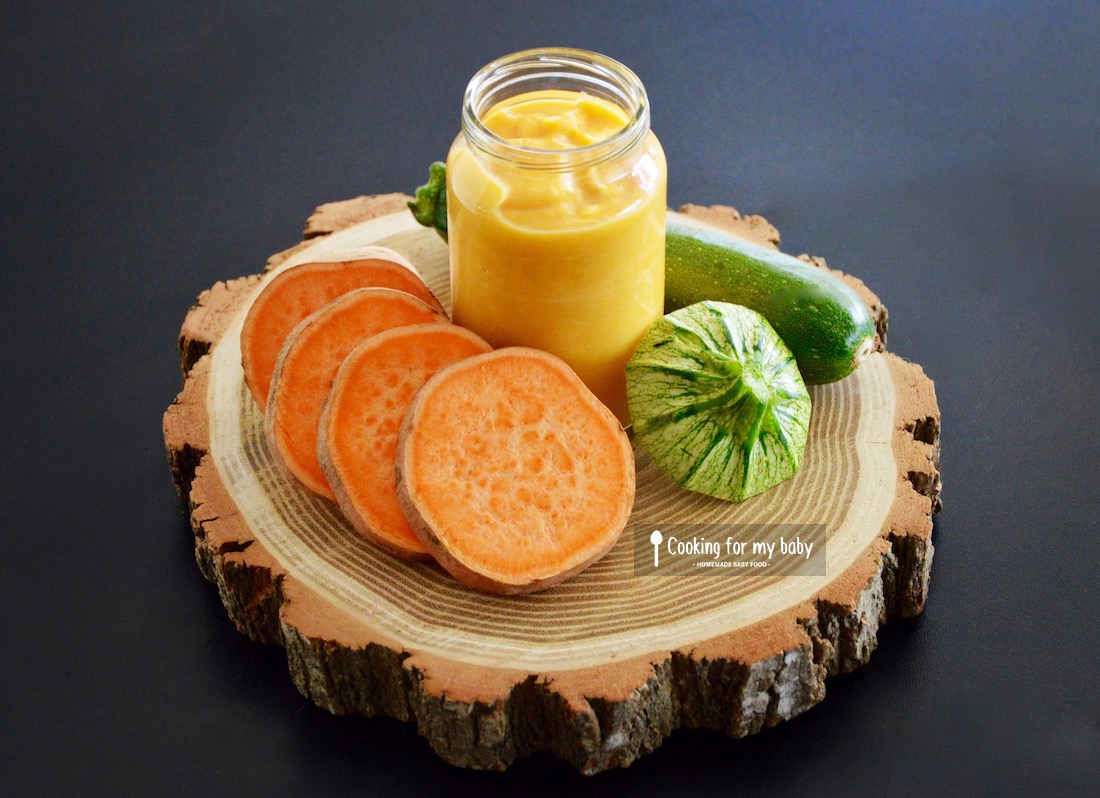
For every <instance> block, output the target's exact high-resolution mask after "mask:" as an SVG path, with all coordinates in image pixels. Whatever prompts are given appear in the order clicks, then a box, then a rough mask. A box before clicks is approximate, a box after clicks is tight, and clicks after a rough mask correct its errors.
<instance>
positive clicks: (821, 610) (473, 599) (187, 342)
mask: <svg viewBox="0 0 1100 798" xmlns="http://www.w3.org/2000/svg"><path fill="white" fill-rule="evenodd" d="M405 200H406V197H404V196H403V195H385V196H380V197H360V198H358V199H355V200H349V201H347V202H341V203H333V204H330V205H325V206H322V207H320V208H318V209H317V211H316V212H315V213H314V215H313V216H312V217H310V220H309V222H308V223H307V226H306V238H307V240H306V241H305V242H303V243H302V244H299V245H297V246H296V247H294V248H292V249H290V250H288V251H286V252H284V253H280V254H279V255H276V256H274V257H273V258H272V259H271V260H270V261H269V265H268V269H267V274H266V276H261V275H255V276H251V277H243V278H240V279H237V280H232V281H229V282H227V283H218V284H217V285H216V286H214V287H213V288H211V289H210V290H208V291H206V292H204V293H203V294H202V295H201V296H200V297H199V300H198V303H197V304H196V305H195V307H193V308H192V309H191V312H190V313H189V314H188V316H187V319H186V321H185V322H184V324H183V329H182V331H181V334H180V352H181V355H182V358H183V371H184V374H185V381H184V387H183V391H182V393H180V395H179V396H178V397H177V399H176V401H175V403H174V404H173V405H172V406H171V407H170V408H169V409H168V411H167V413H166V414H165V418H164V435H165V442H166V445H167V449H168V457H169V461H170V463H171V466H172V471H173V474H174V476H175V480H176V485H177V488H178V490H179V491H180V494H181V496H183V497H186V499H187V501H188V504H189V506H190V512H191V525H192V528H193V529H194V533H195V551H196V557H197V559H198V562H199V566H200V568H201V569H202V572H203V573H204V574H205V575H206V577H207V578H208V579H209V580H210V581H211V582H214V583H215V584H216V585H217V586H218V590H219V592H220V594H221V598H222V601H223V603H224V604H225V606H226V609H227V610H228V612H229V616H230V617H231V618H232V620H233V622H234V623H235V624H236V625H237V627H238V628H239V629H240V630H241V631H242V632H244V633H245V634H247V635H249V636H250V637H251V638H252V639H254V640H257V641H263V642H272V643H279V644H281V645H282V646H284V647H285V649H286V654H287V660H288V663H289V666H290V673H291V676H292V677H293V679H294V683H295V684H296V685H297V687H298V689H299V690H300V691H301V692H302V694H303V695H305V696H306V697H308V698H309V699H311V700H312V701H314V702H316V703H317V704H318V705H320V706H322V707H324V708H325V709H328V710H329V711H331V712H334V713H336V714H348V713H362V714H366V715H376V714H382V715H389V716H392V717H395V718H398V719H400V720H405V721H410V722H415V723H416V724H417V727H418V729H419V731H420V733H421V734H422V735H423V736H424V737H425V738H426V739H427V740H428V742H429V743H430V744H431V746H432V748H434V749H435V751H436V752H437V753H438V754H439V755H440V756H441V757H442V758H443V759H445V760H446V761H448V762H450V763H453V764H455V765H461V766H465V767H473V768H485V769H503V768H505V767H507V766H508V765H509V764H510V763H511V762H513V761H514V760H516V759H517V758H519V757H523V756H525V755H527V754H529V753H531V752H534V751H542V750H545V751H550V752H552V753H553V754H555V755H557V756H558V757H561V758H562V759H564V760H566V761H568V762H570V763H572V764H573V765H574V766H575V767H577V768H578V769H579V770H581V771H583V772H585V773H595V772H598V771H601V770H605V769H607V768H613V767H622V766H626V765H629V764H630V763H631V762H633V761H634V760H635V759H637V758H638V757H639V756H641V755H642V754H644V753H646V752H648V751H652V750H653V749H655V748H656V747H658V746H659V745H660V744H661V742H662V741H663V740H664V739H665V737H667V736H668V735H669V734H670V733H671V732H672V731H673V730H674V729H676V728H678V727H704V728H710V729H716V730H719V731H723V732H725V733H727V734H729V735H731V736H734V737H740V736H742V735H746V734H751V733H753V732H757V731H760V730H761V729H763V728H765V727H768V726H773V725H775V724H776V723H779V722H780V721H782V720H786V719H788V718H792V717H794V716H796V715H798V714H800V713H801V712H804V711H805V710H807V709H809V708H810V707H812V706H813V705H814V704H816V703H817V702H819V701H821V700H822V698H823V697H824V695H825V677H826V676H828V675H832V674H836V673H842V672H846V671H850V670H852V669H853V668H856V667H858V666H859V665H861V664H863V663H865V662H866V661H867V659H868V657H869V656H870V655H871V652H872V651H873V650H874V648H875V642H876V632H877V630H878V628H879V626H880V624H882V623H883V622H884V621H885V620H886V618H888V617H890V616H911V615H916V614H918V613H920V612H921V610H922V608H923V607H924V603H925V597H926V595H927V592H928V583H929V569H930V566H931V563H932V551H933V549H932V542H931V534H932V513H933V512H934V511H935V510H936V509H938V506H939V503H938V502H939V490H940V479H939V470H938V463H939V459H938V450H939V420H940V415H939V410H938V408H937V405H936V397H935V393H934V390H933V386H932V382H931V381H930V380H929V379H928V378H927V377H925V375H924V373H923V372H922V370H921V368H920V366H918V365H916V364H912V363H907V362H905V361H904V360H902V359H900V358H898V357H896V356H894V355H892V354H888V353H886V352H885V351H881V350H883V349H884V344H885V333H886V311H885V308H883V307H882V305H881V303H880V302H879V301H878V299H877V297H875V296H874V295H873V294H872V293H871V292H870V291H868V290H867V289H866V287H865V286H863V284H862V283H861V282H859V281H858V280H856V279H855V278H851V277H845V278H844V279H846V280H847V281H848V282H849V283H851V284H852V285H853V286H854V287H855V288H856V290H857V291H858V292H859V293H860V295H861V296H862V297H864V299H865V300H866V301H867V303H868V305H869V306H870V307H871V309H872V312H873V314H874V316H875V318H876V320H877V321H878V325H879V341H878V344H879V346H878V348H879V350H880V351H879V352H876V353H875V354H873V355H872V356H871V357H870V358H869V360H868V361H867V362H865V363H864V364H863V365H862V366H861V367H860V368H859V369H858V370H857V371H856V372H855V373H854V374H853V375H852V376H850V377H849V378H847V379H845V380H843V381H842V382H839V383H835V384H833V385H826V386H816V387H814V388H812V389H811V390H812V396H813V406H814V409H813V419H812V422H811V428H810V440H809V444H808V447H807V452H806V457H805V461H804V464H803V467H802V470H801V471H800V472H799V473H798V474H797V475H796V476H795V477H794V478H793V479H791V480H789V481H788V482H786V483H784V484H782V485H780V486H779V487H777V488H775V489H774V490H771V491H768V492H766V493H764V494H763V495H761V496H757V497H754V498H753V499H750V500H748V501H746V502H743V503H741V504H736V505H734V504H728V503H726V502H722V501H718V500H713V499H708V498H706V497H704V496H701V495H698V494H693V493H689V492H687V491H684V490H681V489H679V488H677V487H676V486H675V485H674V484H673V483H672V482H671V481H669V480H668V479H667V478H666V477H664V476H663V475H662V474H661V472H660V471H659V470H658V469H657V468H656V467H655V466H654V464H653V463H652V462H651V461H650V460H649V459H648V458H647V457H646V456H645V454H644V453H643V452H641V451H640V450H639V451H638V452H637V469H638V473H637V485H638V489H637V499H636V503H635V508H634V513H633V516H632V518H631V524H630V525H628V527H627V533H626V534H624V536H623V538H622V539H621V540H620V541H619V543H618V544H617V545H616V546H615V548H613V549H612V550H611V552H610V553H609V554H608V555H607V556H606V557H604V558H603V559H602V560H601V561H599V562H598V563H596V564H595V565H594V566H592V567H591V568H589V569H588V570H586V571H584V572H583V573H582V574H580V575H579V576H577V577H574V578H573V579H571V580H569V581H567V582H565V583H563V584H562V585H559V586H558V587H556V588H554V589H552V590H549V591H547V592H545V593H539V594H536V595H532V596H524V597H501V596H492V595H486V594H482V593H478V592H475V591H472V590H470V589H468V588H465V587H463V586H461V585H459V584H457V583H456V582H455V581H454V580H453V579H451V578H450V577H449V576H447V575H446V574H445V573H443V572H442V571H441V570H440V569H439V568H438V567H436V566H434V565H431V564H426V563H410V562H403V561H399V560H396V559H394V558H392V557H390V556H388V555H387V554H386V553H384V552H382V551H380V550H378V549H376V548H374V547H373V546H372V545H371V544H369V543H368V542H366V541H365V540H364V539H363V538H362V537H360V536H359V535H358V534H356V533H355V532H354V530H353V529H352V527H351V525H350V524H348V522H347V521H345V520H344V518H343V517H342V516H341V515H340V512H339V510H338V509H337V508H336V507H335V505H333V504H331V503H329V502H327V501H325V500H323V499H320V498H318V497H317V496H314V495H312V494H311V493H310V492H309V491H307V490H304V489H303V488H301V487H300V486H298V485H297V484H295V483H294V482H293V481H292V480H291V479H290V478H288V477H287V476H286V475H285V474H284V473H283V472H282V471H281V470H280V469H279V468H277V466H276V464H275V460H274V458H273V457H272V454H271V452H270V450H269V449H268V447H267V445H266V442H265V440H264V436H263V434H262V427H263V425H262V418H261V415H260V412H259V411H258V409H257V408H256V406H255V405H254V403H253V401H252V398H251V396H250V395H249V393H248V391H247V389H246V388H245V386H244V383H243V377H242V372H241V364H240V346H239V333H240V328H241V323H242V320H243V316H244V313H245V311H246V309H247V307H248V304H249V302H250V301H251V299H252V298H253V297H254V296H255V295H256V292H257V290H258V288H259V286H260V285H261V283H262V282H263V280H264V279H266V278H267V277H270V276H271V275H272V274H273V273H275V272H276V271H278V270H279V269H283V268H287V267H289V266H292V265H294V264H296V263H301V262H305V261H309V260H317V259H322V258H327V257H331V256H333V255H338V253H339V252H341V251H343V250H346V249H352V248H355V247H360V246H364V245H369V244H382V245H385V246H389V247H392V248H394V249H396V250H397V251H398V252H401V253H402V254H403V255H405V256H406V257H408V258H409V259H410V260H411V261H412V262H413V263H414V264H416V265H417V267H418V268H419V269H420V271H421V273H422V274H423V276H424V278H425V279H426V281H427V283H428V285H429V286H430V287H431V288H432V290H433V291H434V292H435V293H436V295H437V296H438V297H439V298H440V300H441V301H443V302H444V304H448V299H449V291H448V268H447V251H446V248H445V246H444V244H443V243H442V242H441V241H440V239H439V238H438V237H437V236H436V234H435V233H434V232H432V231H430V230H427V229H425V228H422V227H420V226H419V225H417V224H416V223H415V222H414V221H413V219H412V217H411V215H410V214H409V213H408V212H407V210H406V209H405V204H404V203H405ZM682 211H683V212H685V213H687V214H688V215H690V216H692V217H695V218H696V219H702V220H704V221H706V222H708V223H710V224H717V225H721V226H723V227H726V228H728V229H730V230H732V231H733V232H735V233H738V234H741V235H744V236H746V237H748V238H752V239H753V240H756V241H758V242H763V243H767V244H769V245H771V246H776V245H777V243H778V240H779V237H778V233H777V232H776V231H775V228H773V227H772V226H771V225H769V224H768V223H767V222H766V221H764V220H763V219H760V218H759V217H748V218H742V217H740V216H739V215H738V214H737V212H736V211H734V210H733V209H731V208H723V207H714V208H698V207H695V206H685V208H684V209H682ZM815 262H816V263H818V265H819V266H821V267H823V268H824V263H823V262H821V261H819V260H815ZM677 522H697V523H703V522H706V523H730V524H769V523H787V524H791V523H816V524H824V525H825V528H826V533H827V536H828V543H827V547H826V555H827V568H826V575H824V576H818V577H813V576H797V577H766V576H763V575H758V574H751V573H742V574H739V575H737V576H729V577H721V578H709V579H692V578H676V579H655V578H652V577H645V576H636V575H635V573H634V571H633V563H632V540H631V537H632V535H631V533H630V531H631V529H632V528H634V527H635V525H638V526H644V525H648V526H646V527H645V528H646V529H647V530H648V529H652V528H653V525H655V524H672V523H677Z"/></svg>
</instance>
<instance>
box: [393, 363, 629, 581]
mask: <svg viewBox="0 0 1100 798" xmlns="http://www.w3.org/2000/svg"><path fill="white" fill-rule="evenodd" d="M397 473H398V476H397V482H398V498H399V500H400V502H401V507H402V510H403V511H404V512H405V515H406V517H407V519H408V520H409V524H410V526H412V528H413V530H414V531H415V532H416V534H417V536H418V537H420V539H421V540H422V541H423V542H424V544H425V547H426V548H427V549H428V551H430V552H431V553H432V555H433V556H434V557H435V558H436V559H437V560H438V561H439V563H440V564H441V565H442V566H443V567H444V568H446V569H447V570H448V571H449V572H450V573H451V574H452V575H454V577H455V578H456V579H457V580H458V581H460V582H463V583H465V584H467V585H470V586H471V587H475V588H478V589H481V590H487V591H490V592H495V593H529V592H533V591H535V590H542V589H544V588H547V587H550V586H551V585H554V584H557V583H558V582H560V581H562V580H563V579H566V578H568V577H569V576H572V575H573V574H575V573H577V572H578V571H580V570H582V569H584V568H586V567H587V566H588V565H590V564H591V563H593V562H595V561H596V560H597V559H599V558H600V557H602V556H603V555H604V554H605V553H606V552H607V550H608V549H609V548H611V546H612V545H613V544H614V543H615V541H616V540H617V539H618V537H619V535H620V534H621V533H622V531H623V528H624V526H625V525H626V521H627V518H628V517H629V515H630V510H631V507H632V506H633V503H634V453H633V451H632V449H631V445H630V441H629V440H628V438H627V435H626V433H625V432H624V431H623V430H622V428H621V427H620V426H619V422H618V421H617V420H616V419H615V416H614V415H613V414H612V413H611V411H610V410H608V409H607V408H606V407H605V406H604V405H603V404H602V403H601V402H600V401H599V400H598V399H596V397H595V396H594V395H593V394H592V392H591V391H589V390H588V388H586V387H585V385H584V383H583V382H581V380H580V378H579V377H577V375H576V374H574V373H573V371H572V370H571V369H570V368H569V367H568V366H567V365H566V364H565V363H564V362H562V361H561V360H559V359H558V358H556V357H554V356H553V355H549V354H547V353H546V352H541V351H539V350H535V349H527V348H525V347H509V348H505V349H498V350H496V351H494V352H490V353H488V354H485V355H476V356H474V357H471V358H467V359H465V360H461V361H459V362H458V363H455V364H453V365H451V366H447V367H446V368H444V369H441V370H440V371H439V372H437V373H436V374H435V376H433V377H432V378H431V379H429V380H428V381H427V382H426V383H425V384H424V387H423V388H421V389H420V392H419V393H418V394H417V396H416V399H415V400H414V401H413V405H412V407H411V408H410V410H409V413H408V415H407V416H406V417H405V422H404V424H403V425H402V430H401V435H400V438H399V441H398V451H397Z"/></svg>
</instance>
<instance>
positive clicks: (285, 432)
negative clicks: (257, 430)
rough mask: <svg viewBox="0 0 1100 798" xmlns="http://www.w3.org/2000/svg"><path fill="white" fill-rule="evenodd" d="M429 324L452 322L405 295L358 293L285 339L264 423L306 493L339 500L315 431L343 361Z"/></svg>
mask: <svg viewBox="0 0 1100 798" xmlns="http://www.w3.org/2000/svg"><path fill="white" fill-rule="evenodd" d="M425 323H444V324H446V323H448V322H447V317H446V316H444V315H443V314H442V313H440V312H439V311H437V310H434V309H433V308H432V307H430V306H429V305H427V304H426V303H424V302H421V301H420V300H419V299H417V298H416V297H414V296H410V295H409V294H406V293H405V292H404V291H394V290H393V289H391V288H358V289H356V290H354V291H349V292H348V293H346V294H344V295H343V296H341V297H339V298H337V299H336V300H334V301H333V302H330V303H329V304H328V305H325V306H324V307H323V308H321V309H320V310H319V311H317V312H316V313H314V314H312V315H311V316H307V317H306V318H305V320H303V321H302V322H300V323H299V324H298V326H297V327H295V328H294V330H293V331H291V333H290V335H289V336H287V339H286V343H284V344H283V348H282V351H281V352H280V353H279V359H278V361H277V362H276V364H275V374H274V376H273V377H272V380H271V395H270V396H269V397H268V401H267V412H266V413H265V414H264V423H265V429H266V432H267V439H268V442H269V443H270V444H271V448H272V450H273V451H274V453H275V456H276V459H278V460H279V461H280V462H281V463H282V464H283V466H284V467H285V468H286V469H287V470H288V471H289V472H290V473H291V474H293V475H294V476H295V477H297V478H298V481H300V482H301V483H302V484H303V485H305V486H306V487H307V488H309V489H310V490H313V491H315V492H317V493H320V494H321V495H322V496H325V497H327V498H329V499H333V500H335V499H336V495H335V494H334V493H333V492H332V489H331V488H330V487H329V484H328V482H327V480H326V479H325V475H324V472H322V471H321V464H320V463H319V462H318V460H317V428H318V424H319V423H320V421H321V410H322V408H323V407H324V403H325V397H327V396H328V392H329V388H330V387H331V386H332V380H333V378H334V377H335V376H336V372H337V371H338V370H339V368H340V364H341V363H343V362H344V358H345V357H347V355H348V353H350V352H351V350H353V349H355V347H357V346H359V344H361V343H363V342H364V341H365V340H367V339H368V338H370V337H371V336H372V335H377V334H378V333H380V332H383V331H385V330H389V329H392V328H394V327H404V326H406V325H408V324H425Z"/></svg>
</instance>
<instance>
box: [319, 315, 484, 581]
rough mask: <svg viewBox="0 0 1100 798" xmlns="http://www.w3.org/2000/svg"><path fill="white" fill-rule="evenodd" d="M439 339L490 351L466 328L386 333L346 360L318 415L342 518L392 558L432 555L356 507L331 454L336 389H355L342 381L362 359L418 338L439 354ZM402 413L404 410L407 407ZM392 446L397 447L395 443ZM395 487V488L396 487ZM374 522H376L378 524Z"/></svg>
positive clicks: (324, 465) (324, 460)
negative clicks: (389, 533) (393, 534)
mask: <svg viewBox="0 0 1100 798" xmlns="http://www.w3.org/2000/svg"><path fill="white" fill-rule="evenodd" d="M440 336H452V337H453V338H452V341H451V342H449V343H451V344H452V345H453V346H458V347H462V348H464V349H465V351H466V352H468V353H469V354H470V355H473V354H483V353H485V352H490V351H492V347H491V346H489V344H488V343H486V342H485V341H484V340H482V339H481V338H480V337H478V336H477V335H475V334H474V333H472V332H470V331H469V330H467V329H464V328H462V327H457V326H455V325H452V324H414V325H410V326H407V327H398V328H394V329H392V330H387V331H385V332H382V333H379V334H378V335H375V336H373V337H372V338H370V339H368V340H367V341H365V342H364V343H362V344H361V345H360V346H359V347H357V348H356V349H355V350H354V351H352V352H351V354H349V355H348V356H347V358H345V360H344V363H343V365H341V367H340V371H339V372H338V373H337V376H336V379H335V380H334V381H333V386H332V389H330V391H329V395H328V398H327V399H326V400H325V407H324V410H323V411H322V413H321V425H320V431H319V434H318V437H317V457H318V460H320V463H321V470H322V471H323V472H324V474H325V477H326V479H327V480H328V484H329V486H330V487H331V488H332V491H333V493H334V494H335V495H336V502H337V504H339V505H340V509H341V510H343V512H344V516H345V517H346V518H347V519H348V521H350V522H351V524H352V526H354V527H355V529H356V531H358V532H359V534H361V535H362V536H363V537H365V538H366V539H367V540H370V541H371V542H373V543H374V544H376V545H378V546H379V547H381V548H382V549H384V550H386V551H388V552H389V553H391V554H393V555H394V556H396V557H400V558H402V559H415V560H431V559H432V555H431V554H430V553H429V552H428V550H427V549H426V548H425V547H424V546H423V543H422V541H420V540H419V537H418V538H417V541H416V542H417V543H418V544H420V545H419V546H418V548H416V549H414V548H410V547H408V546H406V545H404V543H403V541H402V542H397V541H394V540H391V539H390V538H389V537H388V536H387V535H386V533H385V532H383V531H381V530H379V529H376V528H375V526H374V524H372V520H371V519H368V518H367V517H365V515H364V510H362V509H361V508H360V507H359V504H358V502H357V500H356V499H355V497H353V496H352V495H351V491H350V490H349V487H348V485H347V484H346V482H345V480H344V478H343V475H342V474H341V470H340V468H338V466H337V464H336V462H335V455H334V453H333V451H332V449H333V437H332V436H333V435H335V434H337V430H336V429H335V427H333V426H332V424H333V421H332V418H333V414H334V412H335V408H336V404H337V401H338V399H340V398H341V397H340V396H339V395H338V389H339V390H340V391H343V390H352V389H353V388H354V385H353V384H351V383H348V384H347V385H346V386H345V385H344V384H343V383H342V381H345V380H347V379H349V377H350V375H351V373H353V372H354V371H355V370H356V369H357V368H359V367H360V364H359V359H360V358H361V357H363V356H368V357H369V356H370V354H372V353H374V352H378V351H379V350H380V349H383V348H384V347H386V346H388V345H391V344H405V343H409V342H412V341H414V340H416V339H418V338H419V339H421V341H422V345H423V346H426V347H435V350H434V352H435V353H438V352H439V351H440V349H441V346H440V345H441V344H442V343H444V342H443V341H441V340H440ZM430 376H431V375H429V377H430ZM404 410H407V408H405V409H404ZM405 414H406V413H405V412H402V415H405ZM394 443H395V445H396V441H395V442H394ZM394 488H395V489H396V484H395V485H394ZM375 523H377V521H376V522H375Z"/></svg>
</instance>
